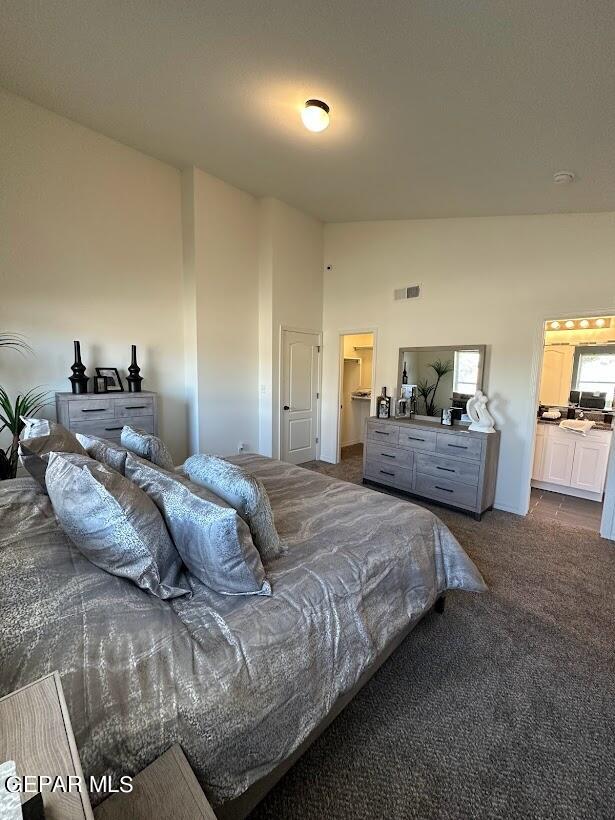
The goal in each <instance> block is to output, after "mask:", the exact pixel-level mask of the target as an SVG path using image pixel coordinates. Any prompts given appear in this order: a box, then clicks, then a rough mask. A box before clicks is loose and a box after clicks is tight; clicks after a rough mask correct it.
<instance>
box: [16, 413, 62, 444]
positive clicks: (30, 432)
mask: <svg viewBox="0 0 615 820" xmlns="http://www.w3.org/2000/svg"><path fill="white" fill-rule="evenodd" d="M19 418H20V419H21V421H22V422H23V430H22V431H21V439H22V441H26V439H29V438H38V437H39V436H48V435H49V434H50V433H52V432H53V430H54V428H55V427H57V423H56V422H55V421H49V420H48V419H35V418H30V417H29V416H20V417H19Z"/></svg>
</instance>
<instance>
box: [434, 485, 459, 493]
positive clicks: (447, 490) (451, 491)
mask: <svg viewBox="0 0 615 820" xmlns="http://www.w3.org/2000/svg"><path fill="white" fill-rule="evenodd" d="M435 488H436V490H442V492H443V493H454V492H455V490H449V489H448V487H438V485H437V484H436V485H435Z"/></svg>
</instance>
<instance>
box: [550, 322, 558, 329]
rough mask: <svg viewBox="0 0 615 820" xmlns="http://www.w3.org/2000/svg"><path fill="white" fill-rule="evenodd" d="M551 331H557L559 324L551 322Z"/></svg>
mask: <svg viewBox="0 0 615 820" xmlns="http://www.w3.org/2000/svg"><path fill="white" fill-rule="evenodd" d="M551 330H559V322H551Z"/></svg>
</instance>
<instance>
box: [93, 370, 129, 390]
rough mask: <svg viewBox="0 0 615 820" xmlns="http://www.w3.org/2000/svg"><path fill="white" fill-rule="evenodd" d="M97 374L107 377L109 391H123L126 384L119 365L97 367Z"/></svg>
mask: <svg viewBox="0 0 615 820" xmlns="http://www.w3.org/2000/svg"><path fill="white" fill-rule="evenodd" d="M96 375H97V376H101V377H104V378H106V379H107V386H106V391H105V392H107V393H123V392H124V384H123V382H122V378H121V376H120V373H119V370H118V369H117V367H97V368H96Z"/></svg>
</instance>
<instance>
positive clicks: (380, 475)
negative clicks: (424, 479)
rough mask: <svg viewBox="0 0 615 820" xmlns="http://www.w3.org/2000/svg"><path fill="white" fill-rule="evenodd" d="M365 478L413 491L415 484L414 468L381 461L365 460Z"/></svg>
mask: <svg viewBox="0 0 615 820" xmlns="http://www.w3.org/2000/svg"><path fill="white" fill-rule="evenodd" d="M365 478H366V479H367V480H368V481H377V482H378V484H387V485H389V486H390V487H397V488H399V489H400V490H408V491H411V490H412V487H413V485H414V481H413V471H412V470H410V469H408V468H407V467H399V466H398V465H397V464H383V463H382V462H381V461H371V460H367V461H366V462H365Z"/></svg>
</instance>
